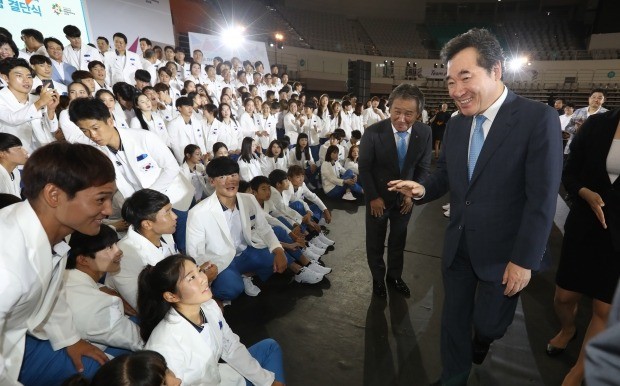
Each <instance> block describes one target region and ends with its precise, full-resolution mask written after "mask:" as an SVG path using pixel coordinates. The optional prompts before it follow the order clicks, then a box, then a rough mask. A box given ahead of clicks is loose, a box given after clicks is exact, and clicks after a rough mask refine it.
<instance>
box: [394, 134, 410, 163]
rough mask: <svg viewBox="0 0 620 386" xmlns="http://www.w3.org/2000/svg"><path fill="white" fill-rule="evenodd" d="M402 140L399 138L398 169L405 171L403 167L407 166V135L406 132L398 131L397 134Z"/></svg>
mask: <svg viewBox="0 0 620 386" xmlns="http://www.w3.org/2000/svg"><path fill="white" fill-rule="evenodd" d="M396 134H398V136H399V137H400V138H398V146H397V148H398V167H399V168H400V170H401V171H402V170H403V166H404V165H405V156H406V155H407V135H408V133H407V132H406V131H398V132H396Z"/></svg>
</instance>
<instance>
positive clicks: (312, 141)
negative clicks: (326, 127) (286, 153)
mask: <svg viewBox="0 0 620 386" xmlns="http://www.w3.org/2000/svg"><path fill="white" fill-rule="evenodd" d="M303 118H304V124H303V126H301V127H300V128H299V132H300V133H306V134H308V145H309V146H315V145H319V135H320V134H321V132H322V130H323V121H321V118H319V117H317V116H316V115H314V114H312V116H311V117H310V118H308V116H307V115H305V114H304V115H303Z"/></svg>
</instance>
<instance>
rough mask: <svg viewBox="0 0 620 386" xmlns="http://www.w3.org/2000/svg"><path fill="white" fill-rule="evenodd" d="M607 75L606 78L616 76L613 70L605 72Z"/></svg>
mask: <svg viewBox="0 0 620 386" xmlns="http://www.w3.org/2000/svg"><path fill="white" fill-rule="evenodd" d="M607 77H608V78H615V77H616V73H615V72H614V71H609V72H608V73H607Z"/></svg>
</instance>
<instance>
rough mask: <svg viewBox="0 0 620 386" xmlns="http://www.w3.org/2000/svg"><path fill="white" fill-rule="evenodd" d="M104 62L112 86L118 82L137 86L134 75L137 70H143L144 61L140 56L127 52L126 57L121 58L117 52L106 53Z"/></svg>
mask: <svg viewBox="0 0 620 386" xmlns="http://www.w3.org/2000/svg"><path fill="white" fill-rule="evenodd" d="M103 60H104V63H105V68H106V72H107V74H108V79H110V84H111V85H114V84H116V83H118V82H126V83H129V84H130V85H132V86H135V84H136V79H135V78H134V74H135V73H136V70H140V69H142V60H141V59H140V56H138V54H136V53H135V52H131V51H129V50H126V51H125V55H124V56H119V55H117V54H116V51H108V52H106V53H105V55H104V58H103Z"/></svg>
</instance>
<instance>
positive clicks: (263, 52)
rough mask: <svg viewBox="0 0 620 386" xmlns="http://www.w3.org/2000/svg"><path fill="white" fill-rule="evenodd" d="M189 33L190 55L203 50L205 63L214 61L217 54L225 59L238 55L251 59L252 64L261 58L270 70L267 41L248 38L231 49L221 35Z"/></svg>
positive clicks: (240, 57) (241, 57) (267, 69)
mask: <svg viewBox="0 0 620 386" xmlns="http://www.w3.org/2000/svg"><path fill="white" fill-rule="evenodd" d="M188 35H189V49H190V52H189V54H190V56H191V54H192V52H194V50H196V49H198V50H201V51H202V53H203V55H204V60H205V63H208V64H211V63H213V58H214V57H216V56H220V57H222V58H223V59H224V60H230V58H232V57H233V56H236V57H238V58H239V59H241V60H242V61H243V60H246V59H247V60H250V61H251V62H252V64H254V62H256V61H257V60H260V61H261V62H263V65H264V66H265V72H269V59H268V57H267V49H266V46H265V42H258V41H252V40H246V41H245V42H243V44H242V45H241V46H240V47H238V48H236V49H231V48H230V47H227V46H226V45H225V44H224V43H223V42H222V39H221V38H220V36H217V35H207V34H199V33H195V32H189V33H188Z"/></svg>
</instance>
